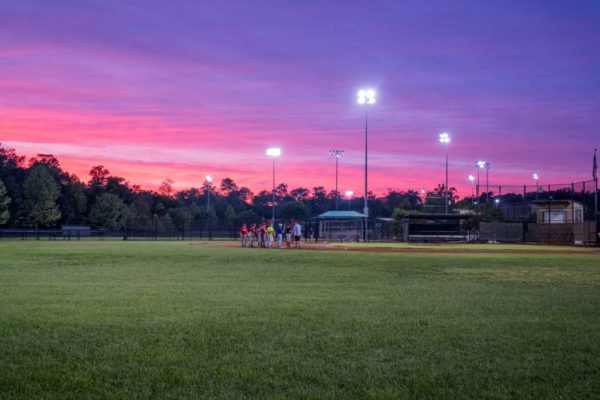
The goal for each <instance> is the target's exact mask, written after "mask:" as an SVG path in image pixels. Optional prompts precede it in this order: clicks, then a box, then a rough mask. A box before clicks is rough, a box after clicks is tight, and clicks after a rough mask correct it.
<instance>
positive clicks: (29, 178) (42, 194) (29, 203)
mask: <svg viewBox="0 0 600 400" xmlns="http://www.w3.org/2000/svg"><path fill="white" fill-rule="evenodd" d="M59 193H60V191H59V187H58V184H57V183H56V181H55V180H54V178H53V177H52V175H50V173H49V172H48V169H47V168H46V167H45V166H44V165H42V164H34V165H33V166H32V167H31V168H29V170H28V171H27V175H26V176H25V180H24V182H23V202H22V204H21V207H20V210H19V217H20V220H21V222H22V223H23V224H26V225H35V226H36V227H37V226H52V225H54V224H55V223H56V222H58V220H59V219H60V209H59V207H58V204H57V202H56V200H57V199H58V196H59Z"/></svg>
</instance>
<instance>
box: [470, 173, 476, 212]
mask: <svg viewBox="0 0 600 400" xmlns="http://www.w3.org/2000/svg"><path fill="white" fill-rule="evenodd" d="M469 181H470V182H471V205H473V204H474V202H475V194H474V192H473V182H475V177H474V176H473V175H469Z"/></svg>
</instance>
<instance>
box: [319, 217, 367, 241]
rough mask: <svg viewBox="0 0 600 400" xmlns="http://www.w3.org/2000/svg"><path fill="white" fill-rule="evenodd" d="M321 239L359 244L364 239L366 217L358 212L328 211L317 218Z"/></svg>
mask: <svg viewBox="0 0 600 400" xmlns="http://www.w3.org/2000/svg"><path fill="white" fill-rule="evenodd" d="M316 221H317V225H318V231H319V239H323V240H328V241H340V242H344V241H346V242H358V241H360V240H361V239H362V237H363V232H364V226H365V225H364V221H365V215H364V214H361V213H359V212H356V211H327V212H324V213H323V214H320V215H318V216H317V217H316Z"/></svg>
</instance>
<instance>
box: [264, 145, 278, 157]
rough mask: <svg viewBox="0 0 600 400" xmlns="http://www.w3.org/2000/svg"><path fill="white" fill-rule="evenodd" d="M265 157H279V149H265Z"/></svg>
mask: <svg viewBox="0 0 600 400" xmlns="http://www.w3.org/2000/svg"><path fill="white" fill-rule="evenodd" d="M267 155H268V156H269V157H279V156H280V155H281V149H280V148H279V147H271V148H269V149H267Z"/></svg>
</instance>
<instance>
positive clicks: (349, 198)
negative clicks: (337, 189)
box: [346, 190, 354, 211]
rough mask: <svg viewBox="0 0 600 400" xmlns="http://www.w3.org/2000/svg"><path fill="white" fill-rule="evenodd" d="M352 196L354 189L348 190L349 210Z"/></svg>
mask: <svg viewBox="0 0 600 400" xmlns="http://www.w3.org/2000/svg"><path fill="white" fill-rule="evenodd" d="M352 196H354V192H353V191H352V190H346V198H347V199H348V211H350V202H351V201H352Z"/></svg>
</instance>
